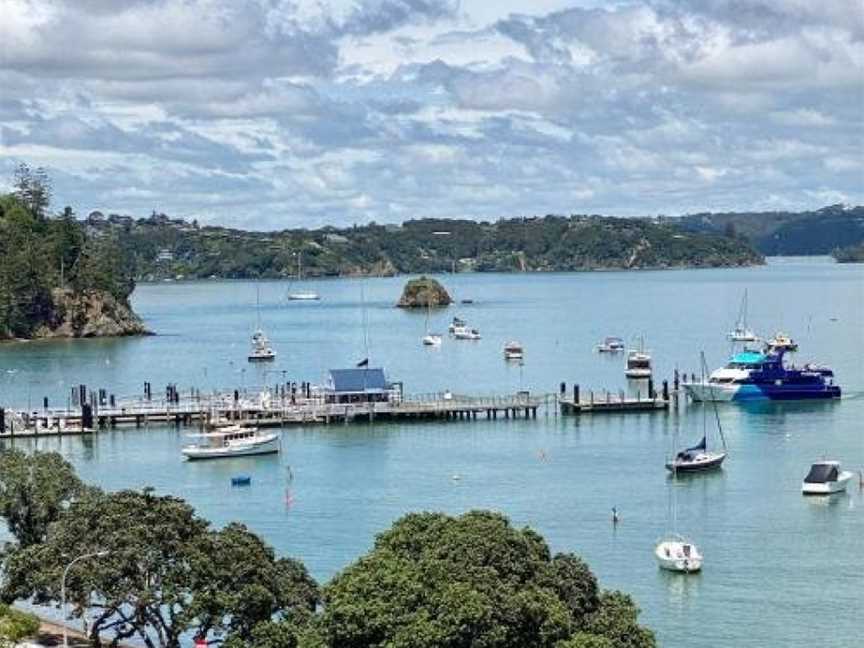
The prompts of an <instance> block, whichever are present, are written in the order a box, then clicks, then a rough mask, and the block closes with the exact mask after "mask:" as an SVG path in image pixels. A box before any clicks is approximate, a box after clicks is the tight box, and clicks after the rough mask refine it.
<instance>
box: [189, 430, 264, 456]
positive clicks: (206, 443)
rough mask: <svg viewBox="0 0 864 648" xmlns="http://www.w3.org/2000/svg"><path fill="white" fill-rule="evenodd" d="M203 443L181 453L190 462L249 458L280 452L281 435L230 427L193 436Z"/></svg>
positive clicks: (190, 446) (191, 446)
mask: <svg viewBox="0 0 864 648" xmlns="http://www.w3.org/2000/svg"><path fill="white" fill-rule="evenodd" d="M190 437H192V438H196V439H201V441H202V442H201V443H196V444H194V445H188V446H185V447H184V448H183V449H182V450H181V452H182V453H183V454H184V455H185V456H186V458H187V459H189V460H194V459H220V458H225V457H248V456H253V455H262V454H272V453H274V452H279V435H278V434H275V433H262V432H259V431H258V428H254V427H241V426H239V425H229V426H225V427H221V428H218V429H217V430H214V431H213V432H204V433H203V434H192V435H190Z"/></svg>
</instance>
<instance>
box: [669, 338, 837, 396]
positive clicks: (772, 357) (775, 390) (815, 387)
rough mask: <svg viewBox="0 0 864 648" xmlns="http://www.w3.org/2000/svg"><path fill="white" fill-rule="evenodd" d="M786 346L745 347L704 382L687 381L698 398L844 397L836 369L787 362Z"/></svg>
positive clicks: (693, 394)
mask: <svg viewBox="0 0 864 648" xmlns="http://www.w3.org/2000/svg"><path fill="white" fill-rule="evenodd" d="M785 353H786V349H784V348H777V347H772V346H768V347H766V348H765V349H764V350H763V351H742V352H741V353H736V354H735V355H734V356H732V358H731V360H730V361H729V363H728V364H727V365H726V366H725V367H723V368H722V369H717V370H716V371H714V372H713V373H712V374H711V375H710V376H709V378H708V380H703V381H701V382H692V383H685V384H684V389H686V390H687V393H688V394H690V396H691V397H692V398H693V400H696V401H755V400H811V399H832V398H840V386H839V385H835V384H834V372H833V371H831V369H829V368H827V367H821V366H816V365H810V364H806V365H804V366H803V367H795V366H786V365H785V364H784V363H783V356H784V355H785Z"/></svg>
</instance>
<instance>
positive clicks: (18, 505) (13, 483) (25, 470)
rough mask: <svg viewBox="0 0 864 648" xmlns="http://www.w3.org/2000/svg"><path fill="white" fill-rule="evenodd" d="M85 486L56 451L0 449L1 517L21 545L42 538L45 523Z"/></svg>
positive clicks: (34, 543)
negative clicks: (25, 451) (28, 452)
mask: <svg viewBox="0 0 864 648" xmlns="http://www.w3.org/2000/svg"><path fill="white" fill-rule="evenodd" d="M85 490H86V487H85V486H84V484H83V483H81V480H79V479H78V476H77V475H76V474H75V469H74V468H73V467H72V465H71V464H70V463H69V462H68V461H66V460H65V459H64V458H63V457H62V456H60V455H59V454H58V453H56V452H39V451H38V450H37V451H36V452H34V453H33V454H31V455H28V454H26V453H24V452H23V451H21V450H18V449H17V448H11V449H6V450H3V451H0V517H3V519H4V520H5V521H6V525H7V526H8V528H9V531H10V533H11V534H12V535H13V536H15V539H16V540H17V543H18V546H19V547H22V548H26V547H30V546H32V545H37V544H39V543H41V542H44V541H45V538H46V537H47V535H48V527H49V526H50V525H51V523H52V522H55V521H56V520H58V519H59V518H60V515H61V514H62V513H63V511H64V510H65V509H66V507H68V506H69V505H70V504H71V503H72V502H74V501H75V500H76V498H78V497H80V496H81V495H82V494H83V493H84V491H85Z"/></svg>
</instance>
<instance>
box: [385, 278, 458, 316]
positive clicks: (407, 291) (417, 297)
mask: <svg viewBox="0 0 864 648" xmlns="http://www.w3.org/2000/svg"><path fill="white" fill-rule="evenodd" d="M451 303H453V300H452V299H451V298H450V295H449V294H448V293H447V290H446V289H445V288H444V286H442V285H441V284H440V283H439V282H438V281H436V280H435V279H432V278H431V277H425V276H424V277H420V278H419V279H411V280H410V281H409V282H408V283H407V284H405V288H403V289H402V296H401V297H400V298H399V301H398V303H397V304H396V306H398V307H399V308H426V307H427V306H449V305H450V304H451Z"/></svg>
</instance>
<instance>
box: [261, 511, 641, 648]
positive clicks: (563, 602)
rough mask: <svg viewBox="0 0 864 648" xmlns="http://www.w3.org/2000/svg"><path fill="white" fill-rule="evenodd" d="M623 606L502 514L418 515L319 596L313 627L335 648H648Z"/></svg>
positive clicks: (575, 561)
mask: <svg viewBox="0 0 864 648" xmlns="http://www.w3.org/2000/svg"><path fill="white" fill-rule="evenodd" d="M607 600H608V606H607V603H606V601H607ZM628 601H629V599H628V600H627V601H622V600H621V599H619V598H618V595H617V594H612V595H606V594H604V595H599V596H598V593H597V585H596V581H595V579H594V576H593V575H592V574H591V572H590V570H589V569H588V568H587V566H586V565H585V564H584V563H583V562H582V561H581V560H580V559H579V558H577V557H576V556H572V555H569V554H559V555H558V556H555V557H554V558H552V556H551V555H550V552H549V548H548V546H547V545H546V543H545V542H544V541H543V539H542V538H541V537H540V536H539V535H538V534H536V533H535V532H533V531H531V530H530V529H521V530H518V529H514V528H512V527H511V526H510V524H509V522H508V521H507V519H506V518H505V517H504V516H502V515H499V514H495V513H489V512H471V513H467V514H465V515H462V516H460V517H456V518H454V517H449V516H447V515H443V514H432V513H423V514H411V515H407V516H405V517H403V518H402V519H401V520H399V521H397V522H396V523H395V524H394V525H393V527H392V528H391V529H390V530H389V531H387V532H385V533H383V534H381V535H380V536H379V537H378V538H377V540H376V542H375V546H374V548H373V549H372V551H371V552H370V553H369V554H367V555H366V556H364V557H362V558H361V559H360V560H358V561H357V562H356V563H354V564H353V565H351V566H349V567H348V568H347V569H345V570H344V571H343V572H342V573H340V574H339V575H337V576H336V577H335V578H334V579H333V581H331V582H330V583H329V584H328V585H327V586H326V587H325V589H324V609H323V612H322V613H321V615H320V617H319V618H318V619H317V620H316V626H317V628H318V632H319V634H320V637H321V640H323V641H324V643H325V644H326V645H327V646H329V647H331V648H343V647H344V648H348V647H353V646H382V647H383V646H387V647H388V648H403V647H404V648H408V647H412V648H424V647H426V648H457V647H459V648H461V647H463V646H483V647H484V648H517V647H518V648H558V647H560V646H567V648H570V646H568V645H567V643H566V642H581V643H573V644H572V645H573V648H575V647H576V646H579V647H580V648H581V647H582V646H586V647H587V646H592V647H594V646H602V647H603V648H605V647H606V646H610V647H611V648H625V647H626V648H653V646H654V638H653V635H652V633H651V632H650V631H648V630H646V629H644V628H641V627H640V626H639V625H638V624H637V623H636V621H635V614H636V613H637V610H636V608H635V607H634V606H632V603H631V607H627V606H626V605H625V603H627V602H628ZM625 640H626V642H629V643H626V642H625ZM604 641H605V642H606V643H604ZM562 642H563V643H562ZM301 645H302V644H301ZM276 646H279V644H276ZM285 646H286V647H288V646H290V644H285Z"/></svg>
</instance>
